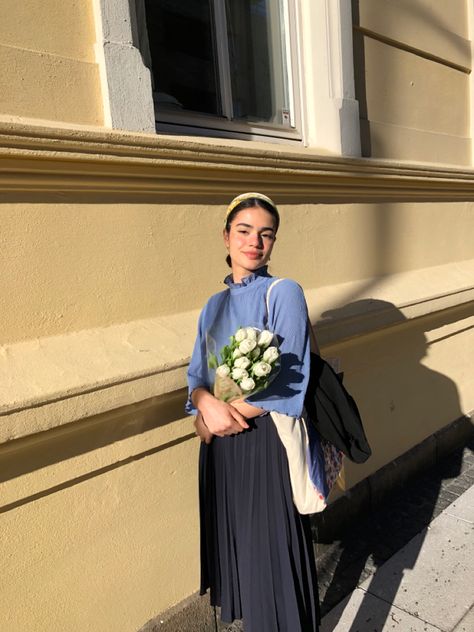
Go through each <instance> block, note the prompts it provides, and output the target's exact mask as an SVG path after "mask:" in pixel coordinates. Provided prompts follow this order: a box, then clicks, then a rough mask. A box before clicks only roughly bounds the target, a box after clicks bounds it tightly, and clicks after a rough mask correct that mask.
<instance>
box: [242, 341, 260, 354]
mask: <svg viewBox="0 0 474 632" xmlns="http://www.w3.org/2000/svg"><path fill="white" fill-rule="evenodd" d="M256 346H257V342H256V341H255V340H249V339H248V338H247V339H245V340H242V342H241V343H240V345H239V350H240V351H241V352H242V355H245V354H246V353H250V351H252V350H253V349H255V347H256Z"/></svg>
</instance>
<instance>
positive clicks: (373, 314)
mask: <svg viewBox="0 0 474 632" xmlns="http://www.w3.org/2000/svg"><path fill="white" fill-rule="evenodd" d="M473 278H474V260H473V261H461V262H456V263H453V264H447V265H445V266H436V267H434V268H425V269H423V270H417V271H412V272H408V273H400V274H397V275H392V276H390V277H384V278H382V279H366V280H365V281H357V282H353V283H344V284H341V285H335V286H330V287H322V288H318V289H308V290H306V291H305V293H306V297H307V301H308V307H309V312H310V317H311V321H312V323H313V324H314V325H315V329H316V331H317V333H318V338H319V341H320V343H321V344H322V347H323V355H324V352H325V346H329V345H331V344H334V343H338V342H342V341H346V340H349V339H353V338H355V337H357V336H362V335H368V334H371V333H375V332H377V331H380V330H381V329H384V328H388V327H393V326H403V325H404V324H407V323H409V322H410V321H412V320H413V319H415V318H418V317H421V316H427V315H430V314H433V313H435V312H439V311H442V310H446V309H449V308H456V307H460V306H463V305H466V304H467V303H470V302H474V285H472V279H473ZM355 297H357V300H355ZM354 300H355V303H354V302H352V301H354ZM354 306H355V310H354ZM329 312H330V313H329ZM198 314H199V310H194V311H190V312H183V313H179V314H172V315H170V316H162V317H157V318H151V319H145V320H137V321H131V322H129V323H125V324H118V325H112V326H110V327H104V328H99V329H91V330H83V331H79V332H71V333H66V334H63V335H60V336H51V337H47V338H41V339H36V340H27V341H24V342H18V343H12V344H8V345H3V346H0V444H1V443H6V442H9V441H12V440H15V439H19V438H22V437H26V436H28V435H32V434H36V433H38V432H43V431H46V430H50V429H52V428H55V427H59V426H62V425H66V424H69V423H72V422H75V421H80V420H82V419H87V418H90V417H92V416H93V415H98V414H102V413H106V412H109V411H111V410H115V409H117V408H120V407H123V406H128V405H133V404H137V403H139V402H142V401H144V400H147V399H150V398H153V397H160V396H168V395H169V394H176V393H177V392H179V391H181V390H182V398H183V403H184V399H185V388H186V369H187V365H188V363H189V356H190V352H191V350H192V346H193V343H194V332H195V331H196V324H197V318H198ZM328 314H329V315H328ZM183 416H184V411H183Z"/></svg>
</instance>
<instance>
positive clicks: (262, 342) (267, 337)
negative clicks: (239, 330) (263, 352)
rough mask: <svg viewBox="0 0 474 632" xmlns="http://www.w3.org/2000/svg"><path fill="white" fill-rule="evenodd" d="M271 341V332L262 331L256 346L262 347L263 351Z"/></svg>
mask: <svg viewBox="0 0 474 632" xmlns="http://www.w3.org/2000/svg"><path fill="white" fill-rule="evenodd" d="M272 340H273V334H272V332H271V331H268V329H264V330H263V331H262V332H260V335H259V337H258V346H259V347H263V348H264V349H265V348H266V347H268V345H269V344H270V343H271V342H272Z"/></svg>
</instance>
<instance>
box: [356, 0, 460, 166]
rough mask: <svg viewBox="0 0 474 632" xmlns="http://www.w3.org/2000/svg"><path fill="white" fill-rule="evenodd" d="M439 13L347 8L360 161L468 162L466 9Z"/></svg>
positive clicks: (383, 6) (414, 7)
mask: <svg viewBox="0 0 474 632" xmlns="http://www.w3.org/2000/svg"><path fill="white" fill-rule="evenodd" d="M440 8H441V5H439V4H437V3H429V2H425V1H424V0H423V1H421V0H420V1H418V0H417V1H414V2H399V3H396V6H395V5H394V4H393V3H391V2H389V1H388V0H381V1H380V2H376V1H374V0H360V2H357V3H354V24H355V26H354V62H355V83H356V97H357V99H358V100H359V111H360V116H361V139H362V155H364V156H372V157H381V158H382V157H383V158H397V159H407V160H418V161H425V162H444V163H452V164H459V165H467V164H470V163H471V141H470V93H469V91H470V76H469V75H470V70H471V43H470V40H469V35H468V3H467V2H466V1H465V0H459V1H457V2H454V3H452V4H450V10H449V12H446V11H444V9H443V10H441V9H440ZM448 14H449V15H448ZM453 94H456V98H455V99H453V98H452V95H453Z"/></svg>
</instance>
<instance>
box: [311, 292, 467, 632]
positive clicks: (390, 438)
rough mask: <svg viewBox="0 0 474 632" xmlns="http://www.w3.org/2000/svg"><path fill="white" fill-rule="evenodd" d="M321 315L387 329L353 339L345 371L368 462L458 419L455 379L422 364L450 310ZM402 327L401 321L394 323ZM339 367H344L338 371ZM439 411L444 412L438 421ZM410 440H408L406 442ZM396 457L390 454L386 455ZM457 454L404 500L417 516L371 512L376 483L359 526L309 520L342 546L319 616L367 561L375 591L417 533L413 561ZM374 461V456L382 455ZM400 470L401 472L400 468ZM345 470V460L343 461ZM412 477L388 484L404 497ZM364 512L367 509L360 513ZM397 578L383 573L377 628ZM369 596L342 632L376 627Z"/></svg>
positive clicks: (355, 307)
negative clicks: (423, 314) (431, 334)
mask: <svg viewBox="0 0 474 632" xmlns="http://www.w3.org/2000/svg"><path fill="white" fill-rule="evenodd" d="M470 311H471V313H472V311H473V308H472V305H471V308H470ZM323 317H324V319H326V320H323V321H322V324H324V323H326V324H327V323H328V322H329V323H330V321H336V320H337V321H338V324H339V327H340V326H341V323H345V325H346V326H347V328H348V329H349V330H350V328H351V326H352V325H353V324H354V322H356V321H357V322H359V324H360V320H361V318H365V319H367V321H370V319H371V318H374V317H376V318H377V319H378V320H379V321H380V319H382V322H383V326H385V327H390V330H389V331H386V335H385V336H384V337H383V339H382V338H381V337H380V336H372V337H370V338H365V339H364V341H363V343H361V344H360V345H357V344H356V345H355V351H353V354H354V357H351V356H350V351H349V357H348V359H349V362H348V364H349V367H348V368H349V370H348V371H346V378H347V382H348V385H349V389H350V391H351V392H353V394H354V395H355V396H356V399H357V400H358V402H359V403H360V409H361V414H362V418H363V419H364V420H365V429H366V432H367V436H368V439H369V442H370V444H371V446H372V449H373V456H372V457H371V458H372V459H374V458H375V459H377V456H378V455H377V452H378V450H385V451H387V448H388V450H389V451H390V450H393V448H394V446H399V445H402V446H403V445H404V444H405V445H408V447H411V446H412V445H413V439H414V443H420V442H421V441H422V440H423V439H425V438H427V437H430V436H431V435H432V434H433V433H434V432H435V431H436V430H438V429H439V428H440V426H445V425H446V424H448V423H449V422H451V421H454V420H456V419H459V418H463V417H464V415H463V413H462V410H461V406H460V401H459V395H458V390H457V387H456V384H455V383H454V382H453V381H452V380H451V379H449V378H448V377H446V376H445V375H443V374H442V373H439V372H437V371H434V370H432V369H430V368H428V367H426V366H424V365H423V364H422V360H423V358H424V357H425V356H426V355H427V352H428V347H429V344H428V342H427V339H426V336H425V334H424V331H427V330H429V329H437V328H439V327H442V326H443V325H446V324H448V323H449V322H453V321H456V320H457V315H456V314H455V315H453V314H452V313H449V312H448V311H446V312H445V313H441V315H437V316H435V317H433V318H431V317H429V318H420V319H418V321H415V322H410V323H407V322H406V318H405V317H404V315H403V314H402V313H401V312H400V310H398V309H397V308H396V307H395V306H394V305H392V304H391V303H388V302H386V301H375V300H370V301H367V300H359V301H354V302H352V303H349V304H347V305H345V306H344V307H341V308H339V309H335V310H329V311H327V312H325V313H324V314H323ZM400 324H401V325H402V326H399V325H400ZM381 345H384V347H385V351H384V349H381V348H380V347H381ZM377 346H378V351H377V349H376V347H377ZM345 368H346V366H345V365H344V366H343V367H342V369H343V370H344V369H345ZM443 416H447V418H446V419H445V420H444V422H443V421H442V418H443ZM469 427H470V424H469ZM407 438H408V440H407ZM410 438H412V441H411V443H410ZM433 443H434V442H433ZM407 449H408V448H407V447H405V448H402V449H401V452H405V451H406V450H407ZM435 449H436V448H433V453H432V454H431V457H432V463H434V459H435V458H436V457H435V453H434V452H435ZM394 456H396V455H393V456H392V457H391V458H393V457H394ZM425 459H426V457H425ZM461 459H462V455H461V454H459V455H456V456H454V457H453V459H452V460H451V461H450V464H449V465H450V466H449V471H440V472H439V476H438V475H437V476H436V477H435V480H434V481H433V477H432V478H431V482H430V485H429V486H428V487H426V489H423V492H422V495H421V496H420V495H418V497H417V496H416V490H415V494H414V497H413V498H411V499H408V500H407V502H411V503H413V504H414V505H415V506H417V509H416V516H415V519H413V518H412V516H410V519H409V522H408V523H407V515H406V514H405V515H404V514H403V513H400V511H399V510H398V509H397V508H395V507H388V508H387V509H386V511H387V516H388V520H386V521H380V520H379V519H378V513H379V512H378V511H377V515H376V513H375V511H374V508H375V506H376V504H377V502H378V501H380V500H382V498H383V497H384V496H385V493H384V492H386V491H387V490H386V489H382V487H381V488H380V489H376V488H370V487H369V494H370V496H371V498H370V499H369V500H368V503H367V504H368V505H369V507H368V514H367V515H365V516H364V517H363V518H362V516H361V519H360V520H358V521H357V523H354V522H352V524H347V525H345V526H344V527H343V528H342V532H340V533H336V532H334V531H333V532H332V533H331V534H329V533H327V531H328V529H327V528H326V529H325V528H324V520H325V517H324V514H320V515H318V516H316V517H315V519H314V525H315V527H316V531H317V532H318V541H319V542H329V541H330V542H335V541H337V540H339V550H340V557H339V560H338V562H337V566H336V568H335V571H334V573H333V575H332V578H331V581H330V584H329V586H328V587H327V589H326V591H325V595H324V599H323V601H322V612H323V614H325V613H327V612H328V611H329V610H331V608H332V607H334V606H335V605H336V604H337V603H338V602H339V601H341V599H342V598H343V597H344V596H345V595H347V594H349V593H350V592H352V591H353V590H354V589H355V588H356V587H357V585H358V583H359V581H361V580H362V579H363V578H364V577H363V575H362V574H363V571H364V569H365V568H366V565H367V564H368V563H369V565H371V566H372V567H373V566H375V567H376V570H375V573H374V574H373V577H372V580H371V583H370V586H369V591H370V592H372V593H375V594H379V592H378V589H379V588H380V587H381V586H379V583H380V582H379V577H378V572H377V571H378V568H379V567H380V566H381V564H383V563H384V562H385V561H386V560H387V559H388V557H390V556H391V555H393V553H395V552H396V551H397V550H399V549H400V548H401V547H402V546H404V545H405V544H406V543H407V542H408V541H409V540H411V539H412V538H413V537H414V536H415V535H416V534H418V533H420V532H422V536H421V537H420V538H419V539H418V540H417V543H418V544H419V546H417V547H412V548H410V550H409V553H408V556H406V557H405V564H406V566H405V568H406V569H410V568H413V567H414V566H415V564H416V561H417V558H418V554H419V551H420V549H421V546H422V545H423V541H424V537H423V531H422V530H423V528H424V527H425V526H426V525H428V524H429V523H430V521H431V519H432V518H433V516H434V514H435V511H436V507H437V501H438V496H439V493H440V490H441V486H442V484H443V480H444V479H445V478H446V479H449V478H453V477H456V476H458V475H459V473H460V471H461ZM378 460H379V461H380V457H379V459H378ZM352 467H354V466H352ZM399 467H400V469H401V468H403V467H404V466H403V465H402V466H399ZM412 467H413V465H412ZM350 468H351V464H349V469H350ZM407 469H408V470H409V469H410V467H409V466H408V468H407ZM410 474H411V473H410V471H407V472H401V473H400V478H399V479H397V483H395V484H393V481H392V485H393V486H392V489H394V490H395V489H397V485H398V486H400V485H401V484H403V487H404V490H407V495H408V494H410V493H411V489H410V485H406V483H408V482H409V479H410ZM437 474H438V473H437ZM369 480H370V478H369ZM402 481H403V483H402ZM369 486H370V482H369ZM389 486H390V485H389ZM412 495H413V493H412ZM349 497H350V493H349ZM403 502H405V499H404V501H403ZM377 509H379V508H377ZM362 513H364V514H365V512H362ZM359 515H360V514H359ZM402 577H403V573H400V574H399V575H396V576H394V577H393V578H392V580H391V583H390V585H389V586H387V583H386V577H385V579H384V585H383V594H384V600H385V601H384V602H382V601H381V602H380V604H379V605H380V608H381V611H380V612H377V621H376V623H377V626H380V627H377V629H382V627H383V624H384V622H385V621H387V618H388V616H389V610H390V607H391V603H392V602H393V599H394V597H395V595H396V594H397V591H398V589H399V587H400V581H401V579H402ZM370 599H371V597H370V595H369V593H366V594H365V597H364V599H363V601H362V603H361V605H360V607H359V610H358V612H357V614H356V616H355V618H354V620H353V621H352V624H351V627H350V629H349V630H348V631H347V632H357V631H361V630H366V629H367V622H368V621H371V623H372V624H375V621H374V612H373V603H372V602H371V603H369V601H370ZM384 607H385V611H384ZM325 632H330V630H329V629H327V630H326V629H325Z"/></svg>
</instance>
